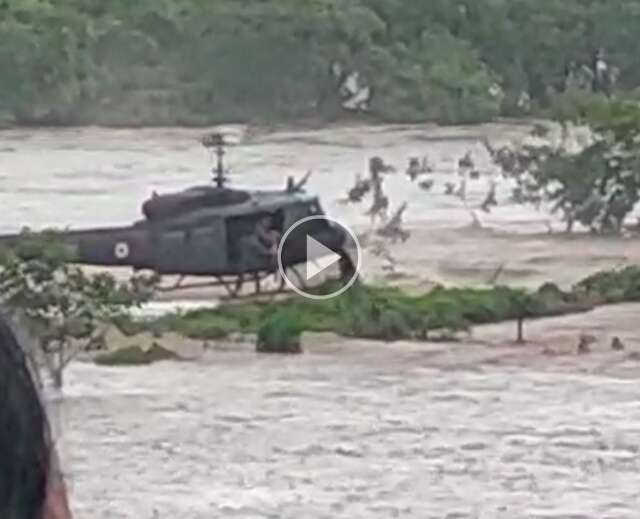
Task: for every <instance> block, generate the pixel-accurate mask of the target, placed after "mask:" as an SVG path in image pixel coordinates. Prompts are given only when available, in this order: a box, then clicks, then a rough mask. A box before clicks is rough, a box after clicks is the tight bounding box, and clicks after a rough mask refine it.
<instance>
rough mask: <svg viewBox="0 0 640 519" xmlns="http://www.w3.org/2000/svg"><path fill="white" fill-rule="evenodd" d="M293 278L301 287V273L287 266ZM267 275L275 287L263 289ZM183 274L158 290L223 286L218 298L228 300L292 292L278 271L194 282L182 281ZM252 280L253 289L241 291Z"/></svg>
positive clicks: (302, 283) (163, 291) (302, 280)
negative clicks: (273, 279) (222, 293)
mask: <svg viewBox="0 0 640 519" xmlns="http://www.w3.org/2000/svg"><path fill="white" fill-rule="evenodd" d="M288 270H290V271H291V272H292V273H293V275H294V276H295V279H296V281H297V283H296V284H297V285H299V286H300V285H301V286H302V287H303V288H304V286H305V283H304V278H303V277H302V275H301V274H300V273H299V272H298V271H297V270H296V269H295V267H289V269H288ZM269 276H274V277H275V281H276V282H277V286H276V288H273V289H269V290H265V289H264V287H263V286H262V282H263V281H264V280H266V279H267V278H268V277H269ZM184 279H185V276H180V277H179V278H178V279H177V281H176V282H175V283H173V284H171V285H169V286H160V287H158V289H157V290H158V292H161V293H168V292H174V291H179V290H186V289H193V288H196V289H197V288H220V287H221V288H224V289H225V291H226V294H225V295H223V296H221V297H220V299H223V300H229V299H244V298H247V297H255V296H275V295H278V294H287V293H293V290H291V289H290V288H289V287H288V286H287V283H286V281H285V279H284V278H283V277H282V276H281V275H280V273H279V272H277V271H276V272H270V271H266V272H256V273H252V274H251V275H247V276H246V278H245V279H243V278H242V277H241V276H215V278H214V279H215V280H214V281H204V282H195V283H184ZM250 281H253V291H252V292H250V293H245V294H243V293H242V291H243V290H242V289H243V288H244V286H245V283H247V282H250Z"/></svg>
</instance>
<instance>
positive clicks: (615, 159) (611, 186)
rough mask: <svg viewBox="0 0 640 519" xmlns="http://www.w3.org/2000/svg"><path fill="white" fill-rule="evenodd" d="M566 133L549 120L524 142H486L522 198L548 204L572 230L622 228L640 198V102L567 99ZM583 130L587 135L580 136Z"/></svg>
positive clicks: (617, 230) (564, 109)
mask: <svg viewBox="0 0 640 519" xmlns="http://www.w3.org/2000/svg"><path fill="white" fill-rule="evenodd" d="M556 116H557V118H558V120H559V121H560V122H561V123H562V130H561V132H560V134H559V138H557V137H554V136H552V135H550V132H549V129H548V128H546V127H543V126H539V127H537V128H535V129H534V130H533V132H532V135H531V138H530V139H527V140H525V141H524V142H520V143H519V144H517V145H516V146H505V147H503V148H500V149H494V148H493V147H492V146H491V145H490V144H489V143H486V147H487V149H488V151H489V153H490V155H491V157H492V159H493V161H494V163H496V164H497V165H498V166H499V167H500V169H501V170H502V173H503V176H504V177H506V178H508V179H510V180H512V181H514V182H515V186H516V187H515V189H514V192H513V199H514V201H515V202H517V203H529V204H533V205H535V206H538V207H539V206H540V205H541V204H542V203H545V204H547V206H549V207H550V208H551V211H552V212H554V213H560V214H561V216H562V217H563V219H564V221H565V224H566V231H567V232H571V231H572V230H573V229H574V226H575V224H578V223H579V224H581V225H582V226H583V227H584V228H586V229H589V230H590V231H591V232H592V233H598V234H603V233H620V232H621V231H622V230H623V226H624V223H625V220H626V218H627V217H628V215H629V214H631V212H632V211H633V209H634V208H635V206H636V204H637V203H638V201H639V200H640V168H639V167H638V165H639V164H640V141H639V138H640V105H638V103H636V102H630V101H628V100H615V99H614V100H610V101H609V100H604V99H599V98H594V97H593V96H583V97H582V96H579V97H575V98H572V99H567V100H566V103H565V104H564V105H563V106H562V109H561V110H559V111H558V112H557V113H556ZM580 130H582V135H581V137H582V139H581V140H582V142H579V140H580V139H578V137H579V136H580Z"/></svg>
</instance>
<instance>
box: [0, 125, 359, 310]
mask: <svg viewBox="0 0 640 519" xmlns="http://www.w3.org/2000/svg"><path fill="white" fill-rule="evenodd" d="M201 143H202V144H203V146H204V147H205V148H207V149H209V150H211V151H212V152H213V153H214V155H215V156H216V158H217V163H216V165H215V167H214V168H213V171H212V174H213V184H212V185H211V184H209V185H200V186H194V187H190V188H187V189H184V190H182V191H178V192H173V193H167V194H157V193H155V192H154V193H153V194H152V196H151V197H150V198H148V199H147V200H145V201H144V202H143V204H142V208H141V209H142V214H143V216H144V218H142V219H140V220H138V221H136V222H134V223H133V224H132V225H130V226H123V227H104V228H89V229H79V230H67V231H62V232H59V233H57V234H56V239H60V240H61V243H63V244H64V245H65V246H68V247H69V248H70V249H71V251H72V256H73V262H74V263H77V264H81V265H90V266H99V267H130V268H132V269H133V270H134V271H140V270H148V271H151V272H153V273H154V274H156V275H158V276H160V277H162V276H178V280H177V282H176V283H175V284H173V285H171V286H168V287H167V286H162V285H161V286H160V287H159V290H160V291H172V290H179V289H184V288H195V287H204V286H207V287H216V286H217V287H224V289H226V291H227V293H228V296H227V297H230V298H236V297H242V296H241V295H240V293H241V292H242V289H243V286H244V284H245V282H246V280H247V279H250V280H252V281H253V282H254V294H267V293H280V292H285V291H287V287H286V281H285V279H284V278H283V276H282V275H279V273H280V270H279V269H278V265H277V262H275V261H273V258H269V257H267V256H264V255H260V254H251V253H250V254H248V255H247V254H246V252H244V251H243V250H242V247H243V238H244V237H247V236H250V235H251V234H252V233H254V231H255V229H256V225H258V222H260V221H261V220H263V221H264V218H265V217H267V218H268V219H269V221H270V222H271V225H272V229H273V230H275V231H276V232H277V233H278V235H279V236H283V235H284V234H285V233H286V232H287V230H288V229H290V228H291V227H292V226H294V225H295V224H297V223H298V222H300V220H302V219H305V218H308V217H316V218H313V219H310V220H306V221H304V222H301V223H300V224H299V225H297V226H296V228H295V232H294V233H291V236H290V237H288V238H287V243H288V245H287V247H283V248H282V251H281V255H280V261H281V265H282V269H283V270H284V271H285V273H286V274H287V278H288V279H289V280H291V279H292V277H291V276H289V272H292V273H293V274H294V277H295V279H296V280H297V283H296V285H303V286H304V285H305V280H304V277H303V276H302V275H301V274H300V273H299V272H298V271H297V270H296V267H297V266H299V265H302V264H304V263H306V262H307V261H313V260H314V258H311V257H307V256H308V255H309V254H311V253H310V251H309V250H308V248H307V246H306V243H307V236H311V237H313V238H314V239H315V240H317V241H319V242H321V243H322V244H324V245H325V246H326V247H327V248H328V249H330V250H331V251H332V252H335V253H336V254H338V255H339V256H340V258H341V261H340V266H341V269H342V268H343V267H344V268H346V270H347V271H349V269H352V268H353V262H352V261H351V258H350V256H349V253H348V249H349V248H350V247H351V245H350V244H349V241H350V237H349V236H348V233H347V232H346V231H345V230H344V229H342V228H340V227H339V226H337V225H335V224H334V223H332V222H331V221H330V220H327V219H324V218H318V216H320V217H322V216H324V215H325V213H324V211H323V209H322V206H321V203H320V200H319V198H318V197H317V196H315V195H312V194H308V193H307V192H306V191H305V189H304V186H305V184H306V182H307V180H308V178H309V176H310V172H309V173H307V175H306V176H305V177H304V178H303V179H302V180H301V181H298V182H295V181H294V179H293V177H289V178H288V179H287V182H286V186H285V187H284V189H280V190H277V189H271V190H259V189H234V188H231V187H228V186H227V184H228V181H229V177H228V175H227V170H226V169H225V165H224V160H223V158H224V156H225V154H226V148H227V146H229V145H232V144H233V143H232V142H229V141H228V139H227V138H226V136H225V134H224V133H222V132H215V133H212V134H210V135H207V136H205V137H204V138H203V139H202V141H201ZM19 239H20V235H18V234H11V235H1V236H0V247H1V246H8V247H10V246H11V245H12V244H14V243H15V242H16V241H17V240H19ZM272 275H274V276H275V277H276V279H278V280H279V284H278V285H277V287H276V289H275V290H271V291H265V290H263V287H262V282H263V281H264V280H265V279H266V278H268V277H270V276H272ZM187 276H189V277H197V278H200V279H202V278H211V279H212V281H211V280H210V281H208V282H197V283H191V284H184V283H183V282H184V279H185V278H186V277H187ZM290 283H291V281H290ZM254 294H250V295H254Z"/></svg>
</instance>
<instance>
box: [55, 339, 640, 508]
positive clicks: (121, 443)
mask: <svg viewBox="0 0 640 519" xmlns="http://www.w3.org/2000/svg"><path fill="white" fill-rule="evenodd" d="M637 387H638V386H637V381H636V380H622V379H617V378H609V377H606V376H601V375H600V376H597V375H584V374H582V375H578V374H567V373H564V374H559V373H545V372H544V371H537V370H526V369H521V368H517V369H516V368H511V369H510V368H506V367H503V368H491V367H487V368H482V369H474V370H472V371H469V370H463V369H446V370H438V369H434V368H431V367H430V366H429V362H428V361H423V362H421V363H420V362H415V360H414V361H412V362H411V363H409V362H405V361H403V353H402V351H400V352H397V353H391V352H389V353H388V354H386V355H376V356H374V357H373V358H368V357H367V356H366V355H362V356H359V355H351V356H347V355H341V354H331V355H323V354H314V353H313V352H309V353H307V354H305V355H303V356H301V357H299V358H287V359H281V358H278V359H265V358H257V357H255V356H254V355H252V354H250V353H228V352H226V353H217V354H216V355H215V356H212V357H211V358H210V359H209V360H208V361H207V362H205V363H201V364H198V365H193V364H175V363H165V364H158V365H155V366H153V367H145V368H135V369H110V370H107V369H100V368H97V367H93V366H89V365H76V366H74V367H73V369H72V370H71V380H70V384H69V387H68V390H67V399H68V400H67V402H66V408H65V419H66V434H67V438H66V442H67V454H68V455H67V459H68V460H69V462H70V468H71V472H72V489H73V496H74V505H75V509H76V512H77V516H78V517H80V518H83V517H87V518H96V519H98V518H100V519H102V518H104V519H118V518H123V519H124V518H142V519H145V518H152V517H162V518H165V517H166V518H173V517H185V518H187V517H188V518H194V519H210V518H214V517H238V518H242V519H248V518H274V519H275V518H278V519H287V518H290V519H297V518H300V517H305V518H310V519H316V518H335V519H337V518H344V519H356V518H362V519H377V518H380V519H387V518H390V517H402V518H405V517H406V518H416V519H418V518H419V519H430V518H433V519H443V518H459V519H463V518H465V519H466V518H469V519H475V518H482V519H484V518H486V519H497V518H514V519H516V518H518V519H520V518H540V519H542V518H545V519H549V518H556V519H572V518H576V519H577V518H590V519H604V518H611V519H613V518H632V517H637V516H638V515H637V513H638V511H640V470H639V469H640V460H639V458H638V450H639V449H640V401H639V400H638V388H637ZM154 513H157V515H154Z"/></svg>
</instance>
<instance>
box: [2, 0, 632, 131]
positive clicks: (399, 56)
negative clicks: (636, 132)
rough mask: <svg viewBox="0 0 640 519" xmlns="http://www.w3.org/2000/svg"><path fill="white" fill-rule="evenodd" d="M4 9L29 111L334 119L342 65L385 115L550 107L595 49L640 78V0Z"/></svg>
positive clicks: (96, 119)
mask: <svg viewBox="0 0 640 519" xmlns="http://www.w3.org/2000/svg"><path fill="white" fill-rule="evenodd" d="M0 10H1V11H2V16H0V37H1V38H2V42H3V44H2V48H1V49H0V67H1V68H2V71H3V73H2V75H1V77H0V111H1V112H3V113H4V114H5V116H6V120H7V121H8V122H11V123H17V124H47V123H48V124H86V123H102V124H119V125H136V124H208V123H212V122H218V121H229V120H233V121H266V120H268V121H270V122H271V121H287V120H298V119H303V118H322V119H325V120H327V119H334V118H336V117H337V116H339V115H340V113H341V108H340V100H339V93H338V83H339V80H338V78H336V77H335V75H333V74H332V73H331V70H332V65H334V64H336V63H337V64H339V65H340V67H341V70H343V71H344V72H346V73H348V74H350V73H352V72H358V74H359V76H360V77H361V79H362V81H363V82H364V83H366V84H367V85H370V86H371V91H372V100H371V107H370V108H371V110H370V111H371V114H372V115H373V116H375V117H377V118H380V119H385V120H394V121H407V122H408V121H424V120H436V121H441V122H445V123H452V122H473V121H482V120H487V119H489V118H491V117H493V116H495V115H499V114H502V115H518V114H522V113H526V112H527V111H528V110H529V109H531V110H532V111H538V112H539V110H541V109H545V108H546V107H548V106H550V105H551V104H552V103H553V101H554V98H555V96H556V95H557V93H558V92H561V91H563V90H564V88H565V83H566V81H567V74H568V73H567V70H568V68H569V67H570V65H571V64H575V65H576V66H578V67H579V66H580V65H587V66H591V59H592V53H593V51H594V49H596V48H598V47H603V48H604V49H606V52H607V57H608V59H610V62H611V63H612V64H613V65H615V66H617V67H619V68H620V74H619V78H618V81H617V83H618V87H619V88H620V89H621V90H624V91H627V92H632V91H633V90H634V89H636V88H637V87H638V86H639V84H640V67H639V66H638V62H637V59H636V57H637V56H638V54H639V51H640V40H638V38H637V27H638V26H639V24H640V9H639V8H638V4H637V2H636V1H635V0H608V1H607V2H602V1H598V0H537V1H535V2H532V1H531V0H458V1H451V0H430V1H429V2H418V1H407V0H346V1H345V0H310V1H306V2H300V1H297V0H266V1H265V0H245V1H242V2H239V1H236V0H216V1H215V2H202V1H197V0H136V1H135V2H131V1H122V0H116V1H111V2H104V0H55V1H53V0H39V1H24V0H5V1H3V2H2V3H1V5H0ZM256 78H260V80H259V81H256ZM525 98H526V102H523V99H525Z"/></svg>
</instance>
